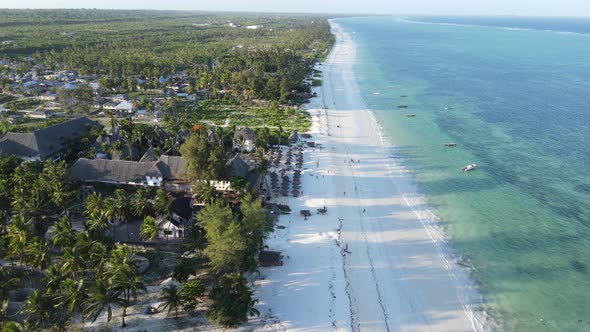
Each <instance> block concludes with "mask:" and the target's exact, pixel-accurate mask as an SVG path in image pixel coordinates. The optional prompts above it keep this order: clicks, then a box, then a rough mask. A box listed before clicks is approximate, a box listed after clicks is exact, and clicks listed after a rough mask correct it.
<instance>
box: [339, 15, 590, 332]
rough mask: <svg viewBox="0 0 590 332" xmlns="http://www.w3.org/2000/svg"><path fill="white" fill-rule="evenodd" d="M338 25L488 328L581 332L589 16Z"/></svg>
mask: <svg viewBox="0 0 590 332" xmlns="http://www.w3.org/2000/svg"><path fill="white" fill-rule="evenodd" d="M410 20H414V22H412V21H410ZM417 20H419V21H422V23H418V22H415V21H417ZM428 21H430V23H425V22H428ZM336 22H337V23H339V24H340V25H341V26H342V27H343V28H344V30H345V31H346V32H348V33H351V34H352V36H353V39H354V41H355V43H356V44H357V47H358V48H357V57H358V58H357V64H356V65H355V73H356V75H357V79H358V81H359V86H360V89H361V92H362V95H363V97H364V98H365V101H366V103H367V104H368V106H369V108H370V109H372V110H373V111H374V114H375V116H376V118H377V119H378V121H379V123H380V124H381V126H382V127H383V129H384V131H385V133H386V135H387V136H390V137H391V139H392V141H393V142H395V143H396V145H397V146H396V148H394V149H393V151H392V158H400V160H402V162H403V163H404V164H405V165H406V166H407V167H408V168H409V169H410V170H412V171H415V173H416V178H417V185H418V188H419V191H420V192H421V193H422V194H424V195H425V196H426V197H427V199H428V202H429V204H430V206H431V207H432V208H433V210H434V211H435V213H436V215H437V216H438V217H440V218H441V219H442V220H443V222H444V223H445V225H446V231H447V234H448V236H449V238H450V239H451V242H452V244H453V247H454V248H455V249H456V251H457V252H458V253H459V254H460V255H461V256H462V257H463V258H464V259H465V261H466V262H467V263H468V264H469V265H470V266H472V267H473V278H474V280H475V281H476V282H477V283H478V285H479V287H480V290H481V293H482V295H483V296H484V300H485V309H486V311H487V312H488V313H489V314H490V315H491V316H492V317H493V318H494V320H495V321H496V322H497V324H498V326H499V328H498V329H499V330H502V331H590V150H589V149H590V20H584V19H576V20H567V19H562V20H549V19H518V18H511V19H506V18H504V19H496V20H495V19H493V18H481V19H478V18H470V19H468V20H465V19H461V18H414V19H403V20H402V19H399V18H391V17H380V18H377V17H371V18H346V19H338V20H336ZM432 22H435V23H432ZM453 23H458V24H453ZM402 96H407V97H402ZM400 105H407V106H408V108H407V109H400V108H398V106H400ZM405 113H415V114H416V117H413V118H410V117H405V116H404V114H405ZM446 142H456V143H459V147H457V148H448V147H444V146H443V144H444V143H446ZM469 163H477V164H478V165H479V168H478V169H477V170H475V171H472V172H469V173H466V174H464V173H463V172H462V171H461V167H463V166H464V165H466V164H469Z"/></svg>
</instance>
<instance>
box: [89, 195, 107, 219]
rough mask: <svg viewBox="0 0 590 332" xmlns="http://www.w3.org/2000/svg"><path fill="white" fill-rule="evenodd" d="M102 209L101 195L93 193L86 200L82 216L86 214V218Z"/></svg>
mask: <svg viewBox="0 0 590 332" xmlns="http://www.w3.org/2000/svg"><path fill="white" fill-rule="evenodd" d="M103 207H104V201H103V199H102V194H101V193H97V192H94V193H92V194H90V195H89V196H88V197H87V198H86V203H85V208H84V214H86V216H90V215H93V214H98V213H100V212H101V211H102V209H103Z"/></svg>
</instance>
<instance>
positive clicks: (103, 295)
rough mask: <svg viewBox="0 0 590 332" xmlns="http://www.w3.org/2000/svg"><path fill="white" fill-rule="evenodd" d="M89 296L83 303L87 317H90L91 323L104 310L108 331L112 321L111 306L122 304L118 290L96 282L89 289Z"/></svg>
mask: <svg viewBox="0 0 590 332" xmlns="http://www.w3.org/2000/svg"><path fill="white" fill-rule="evenodd" d="M89 295H90V296H89V297H88V299H87V300H86V302H85V304H86V312H87V315H89V316H92V317H93V318H92V322H94V321H96V319H97V318H98V316H99V315H100V313H101V312H103V311H104V310H105V309H106V310H107V329H108V326H109V323H110V322H111V319H113V304H118V305H122V304H123V300H122V299H120V298H119V295H120V290H117V289H113V288H111V287H109V286H108V285H107V283H106V281H101V280H97V281H96V283H95V284H94V285H93V286H92V287H91V288H90V294H89Z"/></svg>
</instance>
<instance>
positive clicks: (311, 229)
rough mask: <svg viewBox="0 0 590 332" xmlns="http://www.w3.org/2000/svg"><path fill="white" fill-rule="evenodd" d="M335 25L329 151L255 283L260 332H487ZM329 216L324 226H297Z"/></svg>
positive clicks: (325, 120) (321, 137) (306, 177)
mask: <svg viewBox="0 0 590 332" xmlns="http://www.w3.org/2000/svg"><path fill="white" fill-rule="evenodd" d="M331 24H332V29H333V33H334V34H335V35H336V38H337V41H336V44H335V46H334V48H333V49H332V52H331V54H330V56H329V58H328V60H327V61H326V63H325V64H324V65H323V66H321V68H320V69H321V70H322V71H323V87H322V89H321V92H320V96H319V97H318V98H316V99H315V100H314V101H312V104H310V107H309V108H310V113H311V114H312V117H313V125H312V130H311V132H312V134H313V137H314V138H313V139H314V140H315V141H316V142H318V143H321V144H322V146H323V148H322V149H321V150H320V149H317V148H316V149H314V150H308V151H307V152H306V153H305V161H306V162H305V164H304V167H305V168H306V169H305V171H304V174H303V176H302V186H303V188H302V190H303V192H304V195H303V197H299V198H283V202H284V203H287V204H289V205H290V206H291V209H292V211H293V212H292V213H291V215H288V216H283V217H281V218H280V221H279V225H282V226H284V227H285V228H284V229H279V230H277V232H275V233H274V234H273V236H272V237H271V239H269V240H268V241H267V243H268V245H269V247H270V248H272V249H276V250H281V251H283V254H284V256H285V257H286V258H285V264H284V266H282V267H277V268H271V269H264V270H263V271H262V280H259V281H257V282H256V297H257V298H258V299H259V300H260V302H259V305H258V308H259V310H260V311H261V313H262V316H261V318H260V321H259V324H260V325H259V326H260V328H259V329H261V330H289V331H325V330H342V331H349V330H353V331H360V330H362V331H365V330H373V331H391V330H398V331H473V330H483V328H482V323H481V321H482V319H481V318H478V317H479V316H480V315H479V314H478V315H476V314H474V308H475V307H477V305H478V304H479V296H478V295H477V292H476V291H475V289H474V287H473V283H471V282H470V281H469V278H468V274H467V272H466V271H463V270H462V269H460V268H459V267H458V266H456V264H455V263H453V262H452V259H450V258H447V257H451V256H450V255H449V253H448V252H447V251H448V250H447V249H446V243H445V241H444V237H443V236H442V232H440V231H439V227H438V226H437V222H436V219H434V218H432V214H431V213H430V212H429V211H428V210H427V208H426V206H425V205H424V203H423V200H422V199H421V197H420V196H418V195H416V193H415V188H414V186H413V178H412V176H411V174H409V173H408V172H407V171H406V170H405V169H404V168H403V167H401V166H400V165H398V164H396V163H395V162H394V160H393V159H391V158H389V154H390V153H391V152H390V151H391V148H392V145H391V144H389V143H388V142H385V139H384V138H383V137H382V135H381V130H380V128H379V126H378V124H377V123H376V122H375V120H374V118H373V116H372V114H371V112H370V111H369V110H367V109H366V105H365V104H364V102H363V99H362V97H361V95H360V94H359V91H358V87H357V86H356V81H355V77H354V74H353V72H352V65H353V64H354V61H355V56H356V54H355V45H354V42H353V40H352V39H351V37H350V36H349V35H347V34H346V33H344V32H343V31H342V30H341V28H340V27H339V26H338V25H337V24H336V23H335V22H333V21H332V22H331ZM323 206H326V208H327V209H328V214H327V215H325V216H321V215H313V216H312V217H311V218H310V219H309V220H307V221H305V220H303V218H301V217H299V216H298V212H299V210H300V209H310V210H312V211H315V209H316V208H321V207H323ZM254 325H258V324H254Z"/></svg>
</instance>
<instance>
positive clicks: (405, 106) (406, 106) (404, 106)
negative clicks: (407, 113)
mask: <svg viewBox="0 0 590 332" xmlns="http://www.w3.org/2000/svg"><path fill="white" fill-rule="evenodd" d="M397 108H408V105H399V106H398V107H397Z"/></svg>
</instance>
